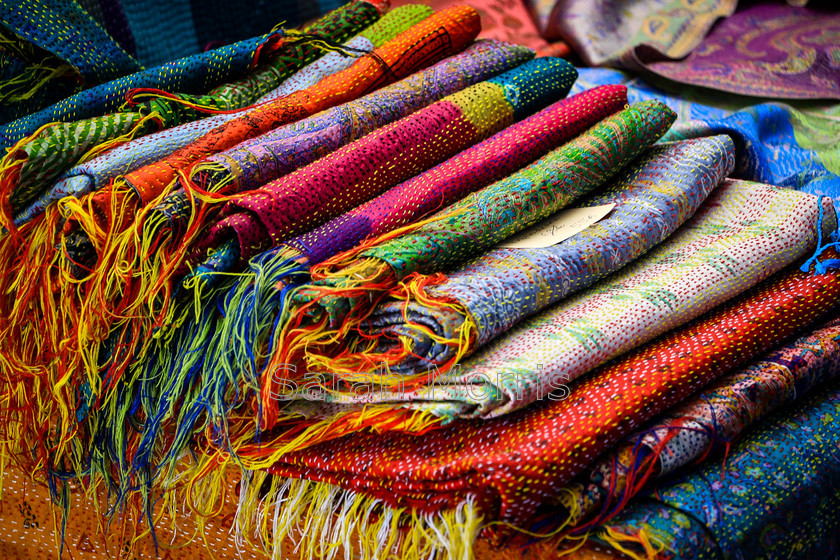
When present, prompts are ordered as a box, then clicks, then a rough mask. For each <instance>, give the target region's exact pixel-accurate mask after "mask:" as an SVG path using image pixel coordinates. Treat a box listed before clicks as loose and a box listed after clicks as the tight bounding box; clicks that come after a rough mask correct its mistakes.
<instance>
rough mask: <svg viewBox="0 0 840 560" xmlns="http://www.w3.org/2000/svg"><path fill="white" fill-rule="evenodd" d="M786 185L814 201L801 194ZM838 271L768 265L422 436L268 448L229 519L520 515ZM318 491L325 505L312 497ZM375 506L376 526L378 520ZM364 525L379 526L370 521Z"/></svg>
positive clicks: (744, 348)
mask: <svg viewBox="0 0 840 560" xmlns="http://www.w3.org/2000/svg"><path fill="white" fill-rule="evenodd" d="M720 188H722V189H724V190H726V189H727V187H720ZM771 192H772V191H771ZM794 196H797V197H798V198H801V199H808V198H811V206H812V207H813V206H814V205H815V202H816V201H815V200H813V198H812V197H807V196H806V195H796V193H794ZM740 208H742V207H741V206H737V207H730V209H731V210H736V209H740ZM769 250H771V249H769ZM837 272H838V271H837V270H834V271H830V272H829V273H827V274H821V275H820V274H813V272H807V273H806V272H801V271H799V270H792V271H790V272H787V273H785V274H783V275H780V276H778V277H775V278H772V279H770V280H769V281H767V282H765V283H764V284H762V285H761V286H759V287H758V288H757V289H755V290H753V291H751V292H750V293H747V294H745V295H743V296H742V297H740V298H738V299H737V300H735V301H733V302H731V303H730V304H727V305H725V306H724V307H722V308H720V309H718V310H715V311H714V312H713V313H711V314H710V315H708V316H707V317H706V318H704V319H702V320H700V321H698V322H695V323H693V324H691V325H689V326H687V327H684V328H682V329H679V330H677V331H675V332H673V333H671V334H669V335H667V336H666V337H664V338H662V339H660V340H659V341H657V342H655V343H653V344H650V345H648V346H646V347H644V348H642V349H640V350H639V351H637V352H634V353H632V354H630V355H629V356H627V357H625V358H622V359H620V360H618V361H617V362H615V363H613V364H611V365H610V366H608V367H605V368H602V369H600V370H598V371H596V372H594V373H593V374H592V375H591V376H590V377H588V378H587V379H585V380H584V381H582V382H581V383H578V384H574V385H572V386H570V387H569V386H565V385H560V386H557V387H556V391H555V392H554V393H553V394H552V396H551V397H550V398H548V399H546V400H544V401H543V402H540V403H537V404H535V405H534V406H532V407H529V408H527V409H523V410H519V411H516V412H514V413H512V414H510V415H506V416H504V417H500V418H493V419H490V420H480V419H474V420H468V421H460V422H458V423H456V424H454V425H451V426H446V427H443V428H440V429H437V430H434V431H431V432H429V433H426V434H424V435H422V436H415V435H409V434H398V433H390V434H376V433H371V432H365V433H359V434H354V435H352V436H348V437H344V438H341V439H339V440H335V441H331V442H329V443H326V444H321V445H318V446H315V447H312V448H309V449H305V450H302V451H297V452H293V453H289V454H286V455H283V456H282V457H281V458H279V460H278V459H277V457H276V456H275V457H274V461H276V462H273V466H270V467H269V472H270V473H272V474H274V475H275V476H278V477H283V478H279V479H271V478H270V477H269V476H268V475H266V474H264V473H263V472H262V471H252V472H250V473H247V471H246V477H245V478H244V480H243V487H242V492H241V494H240V496H244V498H242V499H241V501H240V512H239V513H240V520H241V523H242V524H241V526H240V530H242V531H246V532H247V531H252V530H254V527H253V525H251V523H253V516H254V515H255V514H256V515H266V516H270V518H269V519H271V518H274V519H277V520H278V524H277V525H274V528H275V530H276V529H277V528H278V527H281V528H283V530H282V532H281V533H282V535H283V536H286V535H289V536H292V538H293V539H298V540H302V541H303V544H302V547H303V550H304V551H306V550H310V548H309V547H311V546H316V543H322V546H324V545H325V544H326V545H328V544H329V543H331V542H333V541H334V540H337V541H338V542H341V541H342V539H344V538H350V537H351V535H354V534H356V532H357V531H358V534H360V535H361V539H362V542H363V545H366V546H369V547H372V548H373V549H375V550H381V549H382V547H385V546H387V547H389V548H390V546H391V545H392V544H393V542H392V541H390V540H389V538H393V539H395V540H397V539H399V538H400V536H402V538H403V544H404V545H406V546H418V544H417V542H416V539H420V541H421V543H422V544H423V545H426V546H441V547H445V546H446V545H450V546H456V545H457V546H459V547H462V548H457V549H458V550H468V549H469V547H470V546H471V544H472V539H473V538H474V536H475V534H476V533H477V532H478V530H479V528H482V527H483V528H484V529H485V530H486V531H488V532H493V531H494V530H495V529H497V528H498V527H499V523H501V524H503V525H508V524H511V525H514V526H517V527H527V526H529V525H530V524H531V522H532V521H533V519H534V514H535V512H536V510H537V507H538V506H539V505H540V504H541V503H544V502H545V501H546V500H547V499H549V498H550V497H551V496H554V495H556V494H557V492H559V491H560V489H561V488H563V487H564V486H565V485H566V484H568V482H569V481H570V480H571V479H572V477H573V476H575V475H576V474H578V473H580V472H581V471H582V470H583V469H585V468H586V467H587V466H588V465H589V464H590V462H591V461H592V460H593V459H594V458H595V457H596V456H597V455H598V454H599V453H601V452H603V451H604V450H606V449H608V448H609V447H610V446H612V445H614V444H615V443H616V442H617V441H619V440H620V438H621V437H623V436H625V435H626V434H628V433H630V432H631V431H632V430H633V429H634V428H636V427H637V426H639V425H640V423H641V422H643V421H644V420H645V419H647V418H650V417H651V416H653V415H655V414H656V413H658V412H660V411H662V410H664V409H665V408H666V407H668V406H669V405H671V404H673V403H677V402H679V401H681V400H682V399H684V398H686V397H687V396H688V395H690V394H691V392H693V391H694V390H696V389H697V388H698V387H700V386H702V385H703V384H705V383H707V382H708V381H709V380H710V379H711V378H713V377H714V376H716V375H717V369H716V368H714V367H710V366H711V365H712V364H720V366H721V367H722V368H731V367H733V366H737V365H738V364H741V363H743V362H744V361H748V360H750V359H752V358H753V357H755V356H757V355H760V353H761V352H763V351H766V350H767V349H769V348H771V347H772V345H773V344H775V343H777V342H778V341H779V340H782V339H784V338H785V337H787V336H790V335H791V334H792V333H794V332H797V331H799V330H801V329H803V328H804V327H806V326H807V325H808V324H810V323H811V322H813V321H814V320H816V319H817V318H819V317H820V316H824V315H825V314H826V313H827V312H829V311H830V310H831V309H832V308H834V307H835V306H836V302H837V299H838V296H840V277H839V276H838V274H837ZM261 443H262V444H261V445H260V444H254V445H253V446H252V448H251V449H250V450H246V449H240V452H243V451H249V452H250V453H247V454H246V456H247V457H248V460H246V461H245V463H244V466H245V467H246V468H248V469H263V468H265V466H266V464H267V463H268V464H272V457H271V456H270V453H269V451H268V449H266V447H265V442H264V441H263V442H261ZM221 458H222V457H221V456H220V457H219V459H221ZM240 459H241V456H240ZM208 460H209V459H208ZM712 479H715V478H714V477H712ZM316 503H317V504H318V506H317V507H318V508H320V507H323V508H324V512H325V513H323V514H321V513H320V510H319V511H318V512H315V511H313V509H310V507H313V508H314V507H315V504H316ZM308 512H312V514H311V515H309V513H308ZM326 512H329V513H326ZM371 512H375V513H374V515H372V516H371ZM382 518H385V519H386V521H385V527H382V525H379V524H378V523H379V521H380V520H381V519H382ZM297 522H300V523H306V524H307V525H306V526H307V531H306V532H305V534H304V535H302V536H297V535H290V534H289V532H288V530H287V529H285V528H286V527H293V526H294V525H295V523H297ZM398 525H399V526H400V527H401V528H402V532H400V530H399V529H397V526H398ZM373 526H376V527H377V528H378V529H379V530H380V531H381V532H380V533H374V532H372V529H373ZM424 535H425V536H424ZM274 536H275V538H277V537H279V536H280V535H278V533H277V532H276V531H275V534H274ZM322 539H323V540H322ZM450 539H451V540H450ZM429 540H430V541H432V542H431V543H430V542H428V541H429ZM441 541H443V542H441ZM386 543H387V545H386Z"/></svg>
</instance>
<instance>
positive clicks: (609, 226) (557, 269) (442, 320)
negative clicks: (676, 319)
mask: <svg viewBox="0 0 840 560" xmlns="http://www.w3.org/2000/svg"><path fill="white" fill-rule="evenodd" d="M734 152H735V148H734V145H733V143H732V140H731V139H730V138H729V137H728V136H714V137H710V138H704V139H702V140H699V141H697V142H681V143H675V144H670V145H666V146H662V147H657V148H654V149H651V150H650V151H649V152H648V153H646V154H645V155H644V156H643V158H642V160H641V161H638V162H635V163H634V164H633V166H632V168H631V169H629V170H628V171H627V172H625V173H624V174H623V175H622V177H620V178H619V179H618V180H616V181H615V182H614V183H612V184H611V186H610V187H609V188H608V189H606V190H604V191H603V192H601V193H600V194H598V195H596V196H593V197H590V198H587V199H586V200H584V201H582V202H580V204H579V205H580V206H581V207H583V208H588V207H596V206H602V205H608V204H615V205H616V206H615V207H614V208H613V209H612V210H611V211H610V213H609V215H608V216H607V217H606V218H604V219H602V220H601V221H599V222H598V223H597V224H594V225H593V226H591V227H589V228H587V229H585V230H583V231H582V232H581V233H580V234H577V235H575V236H573V237H571V238H570V239H567V240H565V241H563V242H561V243H558V244H557V245H554V246H551V247H546V248H536V249H528V248H496V249H493V250H492V251H490V252H488V253H487V254H485V255H483V256H481V257H479V258H477V259H475V260H473V261H471V262H470V263H468V264H467V265H465V266H464V267H462V268H459V269H458V270H456V271H454V272H452V273H450V274H448V275H446V276H440V277H438V278H433V279H429V278H427V277H423V276H420V277H418V278H416V279H413V280H411V281H410V283H408V284H407V285H406V287H405V289H403V290H401V291H400V293H399V294H395V295H394V296H393V297H394V298H396V299H397V301H392V300H391V298H389V301H387V302H384V303H383V304H382V305H380V306H379V307H377V309H375V310H374V311H373V312H372V314H371V316H370V317H369V318H368V319H367V320H366V321H365V323H363V324H362V326H361V330H362V331H363V332H364V334H363V338H362V339H361V340H359V341H355V340H351V341H350V342H349V344H348V350H347V351H346V352H345V353H342V354H341V355H340V357H339V358H337V359H338V360H342V361H343V362H344V363H342V367H343V368H353V367H354V366H356V367H358V368H359V369H357V370H356V371H364V368H365V367H367V366H369V364H370V363H375V362H380V363H381V364H385V365H387V367H388V369H389V370H390V371H391V372H393V373H396V374H403V375H408V376H413V375H417V374H420V373H422V372H424V371H426V370H429V369H434V368H437V369H439V370H440V371H448V370H449V369H450V368H451V366H452V365H453V364H454V363H456V362H457V361H458V360H459V359H460V358H461V357H462V356H465V355H468V354H471V353H473V352H474V351H475V350H476V349H478V348H480V347H481V346H484V345H485V344H487V343H488V342H489V341H490V340H492V339H494V338H496V337H498V336H499V335H501V334H503V333H504V332H506V331H508V330H509V329H510V328H511V327H513V326H514V325H515V324H516V323H518V322H519V321H521V320H522V319H524V318H526V317H528V316H530V315H533V314H534V313H536V312H538V311H540V310H541V309H544V308H546V307H548V306H550V305H552V304H554V303H556V302H558V301H560V300H561V299H563V298H565V297H568V296H569V295H571V294H572V293H575V292H577V291H580V290H582V289H584V288H586V287H587V286H589V285H590V284H593V283H595V282H596V281H597V280H599V279H600V278H603V277H605V276H607V275H608V274H611V273H613V272H615V271H616V270H618V269H620V268H622V267H623V266H625V265H626V264H628V263H629V262H631V261H633V260H636V259H637V258H639V257H640V256H642V255H643V254H644V253H646V252H647V251H648V250H650V249H651V248H652V247H654V246H655V245H657V244H658V243H660V242H662V241H663V240H664V239H665V238H667V237H668V236H670V235H671V234H672V233H673V232H674V231H675V230H676V229H677V228H678V227H679V226H680V225H682V223H683V222H685V220H687V219H688V218H690V217H691V216H692V215H693V214H694V212H695V211H696V210H697V208H698V207H699V206H700V205H701V204H702V203H703V201H704V200H705V199H706V197H707V196H708V195H709V193H710V192H711V191H712V189H714V188H715V187H716V186H717V185H718V184H719V183H720V182H721V181H722V180H723V179H724V178H725V177H727V176H728V175H729V174H730V173H731V172H732V168H733V167H734V165H735V156H734ZM537 227H539V226H537ZM355 352H361V353H364V358H362V357H361V356H359V357H358V359H355V360H354V359H353V355H352V354H353V353H355Z"/></svg>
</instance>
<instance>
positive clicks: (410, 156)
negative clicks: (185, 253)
mask: <svg viewBox="0 0 840 560" xmlns="http://www.w3.org/2000/svg"><path fill="white" fill-rule="evenodd" d="M576 75H577V74H576V72H575V70H574V68H573V67H572V66H571V64H569V63H568V62H566V61H565V60H563V59H559V58H538V59H535V60H532V61H529V62H526V63H525V64H523V65H522V66H520V67H518V68H515V69H513V70H510V71H508V72H506V73H504V74H502V75H501V76H498V77H496V78H491V79H490V80H488V81H486V82H482V83H480V84H476V85H474V86H471V87H469V88H467V89H465V90H464V91H461V92H458V93H454V94H452V95H450V96H449V97H446V98H444V99H442V100H441V101H438V102H437V103H434V104H432V105H430V106H429V107H427V108H425V109H422V110H420V111H418V112H416V113H414V114H413V115H409V116H408V117H405V118H403V119H401V120H399V121H397V122H396V123H393V124H390V125H388V126H385V127H383V128H380V129H378V130H375V131H374V132H372V133H370V134H368V135H367V136H365V137H364V138H361V139H359V140H357V141H355V142H352V143H351V144H349V145H347V146H345V147H344V148H341V149H339V150H337V151H336V152H333V153H332V154H329V155H328V156H326V157H324V158H322V159H320V160H318V161H317V162H315V163H313V164H311V165H309V166H307V167H304V168H301V169H300V170H298V171H296V172H294V173H292V174H290V175H286V176H285V177H282V178H280V179H277V180H276V181H273V182H271V183H268V184H267V185H265V186H263V187H261V188H259V189H257V190H255V191H252V192H250V193H246V194H244V195H243V196H240V197H236V198H234V199H233V200H231V201H230V202H228V203H227V204H226V205H225V207H224V208H223V209H222V212H221V214H220V216H219V221H218V222H217V223H215V224H214V225H213V226H212V227H211V228H210V229H209V230H208V231H207V233H206V234H205V236H204V238H203V239H202V240H201V242H200V243H199V244H198V246H197V251H206V250H207V249H208V248H211V247H216V246H219V245H220V244H221V243H222V242H224V241H226V240H227V239H230V238H232V237H234V239H235V245H238V247H237V248H238V252H239V255H240V259H241V261H244V262H247V261H248V260H249V259H250V258H251V257H252V256H254V255H256V254H257V253H260V252H262V251H264V250H266V249H270V248H271V247H273V246H276V245H279V244H280V243H281V242H282V241H285V240H286V239H288V238H289V237H291V236H293V235H296V234H298V233H302V232H304V231H306V230H308V229H311V228H312V227H313V226H316V225H319V224H320V223H323V222H324V221H326V219H329V218H332V217H335V216H336V215H338V214H341V213H342V212H343V211H346V210H349V209H350V208H352V207H353V206H356V205H358V204H359V203H361V202H364V201H366V200H368V199H370V198H373V196H375V195H377V194H379V193H381V192H382V191H384V190H385V189H387V188H390V187H392V186H394V185H397V184H399V183H400V182H402V181H405V180H407V179H409V178H411V177H413V176H415V175H417V174H418V173H420V172H422V171H425V170H426V169H428V168H430V167H432V166H434V165H436V164H437V163H439V162H441V161H443V160H446V159H448V158H449V157H452V156H454V155H455V154H457V153H459V152H461V151H463V150H465V149H466V148H468V147H470V146H471V145H472V144H474V143H476V142H477V141H480V140H483V139H484V138H487V137H488V136H491V135H493V134H495V133H496V132H499V131H501V130H503V129H505V128H507V127H508V126H510V125H511V124H513V122H514V120H519V119H522V118H524V117H526V116H528V115H530V114H532V113H534V112H535V111H536V110H538V109H541V108H543V107H545V105H547V104H548V103H550V102H552V101H554V100H555V99H557V98H560V97H565V95H566V92H568V90H569V88H570V87H571V85H572V83H573V82H574V78H575V76H576ZM325 218H326V219H325Z"/></svg>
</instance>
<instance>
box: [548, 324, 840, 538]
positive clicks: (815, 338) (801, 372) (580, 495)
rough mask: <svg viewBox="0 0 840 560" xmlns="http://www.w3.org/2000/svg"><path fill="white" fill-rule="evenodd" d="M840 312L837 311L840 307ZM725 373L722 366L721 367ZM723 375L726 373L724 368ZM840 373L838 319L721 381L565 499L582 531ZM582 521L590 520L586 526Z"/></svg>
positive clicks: (600, 464)
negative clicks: (653, 483)
mask: <svg viewBox="0 0 840 560" xmlns="http://www.w3.org/2000/svg"><path fill="white" fill-rule="evenodd" d="M835 313H836V309H835ZM717 367H720V366H717ZM721 369H722V368H721ZM838 375H840V320H837V319H834V320H831V321H829V322H827V323H824V324H821V325H818V326H816V328H814V329H813V330H811V331H810V332H808V333H807V334H804V335H802V336H801V337H799V338H797V339H796V340H793V341H791V342H789V343H786V344H784V345H782V346H781V347H779V348H776V349H775V350H773V351H772V352H770V353H768V354H766V355H765V356H763V357H761V358H760V359H759V360H758V361H755V362H753V363H751V364H750V365H749V366H747V367H746V368H744V369H740V370H737V371H734V372H731V373H728V374H726V375H723V376H721V377H720V378H719V379H718V380H717V381H715V382H714V383H712V384H711V385H709V386H708V387H706V388H704V389H703V390H702V391H701V392H699V393H697V394H695V395H692V396H691V398H689V399H687V400H686V401H685V402H683V403H682V404H680V405H678V406H677V407H675V408H673V409H671V410H669V411H668V412H667V413H666V414H664V415H663V416H661V417H659V418H657V419H655V420H654V421H653V422H651V423H649V424H647V425H646V426H645V427H644V428H642V429H641V430H639V432H638V433H636V434H633V435H631V436H629V437H627V438H625V439H623V440H622V441H621V442H620V443H619V444H618V445H617V446H616V447H615V448H614V449H612V450H610V451H609V453H607V454H606V455H605V456H603V457H600V458H598V460H597V461H596V463H595V464H594V465H593V466H592V467H591V469H590V471H589V473H588V474H587V475H586V476H585V477H584V479H583V480H580V481H576V483H575V484H574V485H571V486H570V487H569V488H568V489H566V490H565V491H563V492H560V493H558V496H557V498H558V500H559V501H560V504H562V505H563V506H564V507H565V508H566V509H567V510H568V511H569V512H575V517H574V519H573V520H572V521H573V523H572V525H573V526H575V531H576V532H578V533H580V532H582V531H583V530H585V529H588V528H591V527H592V526H594V525H596V524H598V523H603V522H604V521H605V520H607V519H609V518H611V517H613V516H615V515H616V514H617V513H618V512H620V511H621V509H622V507H623V506H624V505H626V503H627V502H628V500H629V499H630V498H631V497H632V496H633V495H636V494H638V493H639V492H640V491H641V490H642V489H643V488H644V486H645V484H646V483H648V482H649V481H651V480H653V479H655V478H658V477H664V476H666V475H668V474H670V473H674V472H678V471H679V470H680V469H684V468H686V467H687V466H689V465H691V464H692V463H694V462H698V461H703V460H704V459H705V458H706V457H707V456H709V454H713V453H716V452H717V451H722V450H723V448H725V449H726V450H727V451H728V450H729V448H730V446H731V444H732V443H733V442H734V441H735V440H736V439H737V438H738V436H740V435H742V434H743V433H745V432H746V431H747V430H748V429H749V428H751V427H753V426H761V423H762V422H763V421H764V420H765V419H766V418H767V417H769V416H770V415H771V413H773V412H776V411H778V410H780V409H782V408H783V407H785V406H787V405H790V404H791V403H793V402H794V401H797V400H801V399H803V398H804V397H805V395H807V394H808V393H809V392H810V391H811V390H812V389H814V388H815V387H818V386H820V385H822V384H825V383H829V382H832V381H834V380H835V379H836V378H837V377H838ZM581 521H586V523H585V524H583V523H581Z"/></svg>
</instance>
